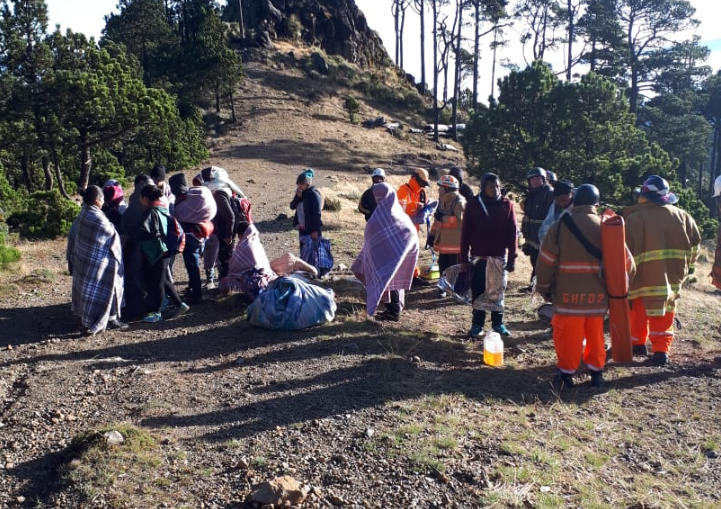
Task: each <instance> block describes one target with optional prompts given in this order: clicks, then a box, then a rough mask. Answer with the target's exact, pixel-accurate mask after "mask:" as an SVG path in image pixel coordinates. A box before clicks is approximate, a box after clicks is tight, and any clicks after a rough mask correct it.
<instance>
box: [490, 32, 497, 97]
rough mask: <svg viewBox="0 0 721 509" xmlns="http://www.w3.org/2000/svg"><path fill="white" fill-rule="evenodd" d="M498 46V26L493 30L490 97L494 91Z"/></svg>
mask: <svg viewBox="0 0 721 509" xmlns="http://www.w3.org/2000/svg"><path fill="white" fill-rule="evenodd" d="M497 47H498V27H496V29H495V30H494V31H493V66H491V97H493V95H494V94H495V91H496V49H497Z"/></svg>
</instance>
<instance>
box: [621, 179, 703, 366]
mask: <svg viewBox="0 0 721 509" xmlns="http://www.w3.org/2000/svg"><path fill="white" fill-rule="evenodd" d="M677 202H678V198H677V197H676V195H675V194H673V193H672V192H671V188H670V186H669V184H668V182H667V181H666V179H664V178H661V177H659V176H658V175H651V176H650V177H648V178H647V179H646V180H645V181H644V183H643V185H642V186H641V188H640V190H639V197H638V203H637V204H636V205H633V206H631V207H628V208H627V209H626V210H624V211H623V215H624V217H625V219H626V244H627V245H628V248H629V249H630V250H631V254H632V255H633V257H634V261H635V262H636V269H637V272H636V277H634V278H633V280H632V281H631V285H630V287H629V292H628V298H629V300H630V305H631V339H632V340H633V349H634V354H636V355H640V354H644V355H645V354H646V341H647V340H650V341H651V351H652V353H653V357H652V358H651V362H652V363H653V364H655V365H657V366H664V365H666V364H668V361H669V352H670V350H671V343H672V342H673V325H674V323H673V322H674V317H675V316H676V303H677V301H678V299H679V297H680V294H681V284H682V283H683V281H684V280H685V279H686V277H687V276H688V275H689V274H693V271H694V263H695V262H696V257H697V256H698V252H699V247H700V245H701V234H700V233H699V230H698V227H697V226H696V222H695V221H694V219H693V217H691V215H690V214H688V213H687V212H685V211H684V210H681V209H680V208H678V207H676V206H674V204H675V203H677Z"/></svg>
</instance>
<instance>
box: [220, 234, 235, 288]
mask: <svg viewBox="0 0 721 509" xmlns="http://www.w3.org/2000/svg"><path fill="white" fill-rule="evenodd" d="M232 257H233V242H231V243H230V244H226V243H225V241H224V240H223V239H221V238H219V239H218V266H219V269H220V270H219V272H220V274H219V276H220V279H223V278H224V277H227V276H228V270H229V267H230V259H231V258H232Z"/></svg>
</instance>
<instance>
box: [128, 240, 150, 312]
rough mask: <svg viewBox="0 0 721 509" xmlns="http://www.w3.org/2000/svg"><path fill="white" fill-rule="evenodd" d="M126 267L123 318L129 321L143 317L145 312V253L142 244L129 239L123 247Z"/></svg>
mask: <svg viewBox="0 0 721 509" xmlns="http://www.w3.org/2000/svg"><path fill="white" fill-rule="evenodd" d="M123 263H124V265H125V278H124V283H125V290H124V292H123V293H124V296H125V308H124V309H123V316H124V317H126V318H129V319H132V318H136V317H138V316H142V314H143V313H144V312H145V284H144V283H143V280H144V277H143V253H142V252H141V251H140V244H139V243H138V242H137V241H135V240H134V239H128V240H127V241H126V243H125V246H123Z"/></svg>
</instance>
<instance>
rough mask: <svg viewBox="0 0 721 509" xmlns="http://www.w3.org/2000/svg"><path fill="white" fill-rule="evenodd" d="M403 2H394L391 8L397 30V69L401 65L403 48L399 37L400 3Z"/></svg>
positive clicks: (395, 0) (394, 27)
mask: <svg viewBox="0 0 721 509" xmlns="http://www.w3.org/2000/svg"><path fill="white" fill-rule="evenodd" d="M401 1H402V0H393V5H392V7H391V8H392V13H393V29H394V30H395V35H396V44H395V46H396V47H395V50H396V54H395V64H396V67H398V64H399V63H400V50H401V47H400V46H401V45H400V36H399V34H400V23H399V22H400V20H399V18H400V3H401Z"/></svg>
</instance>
